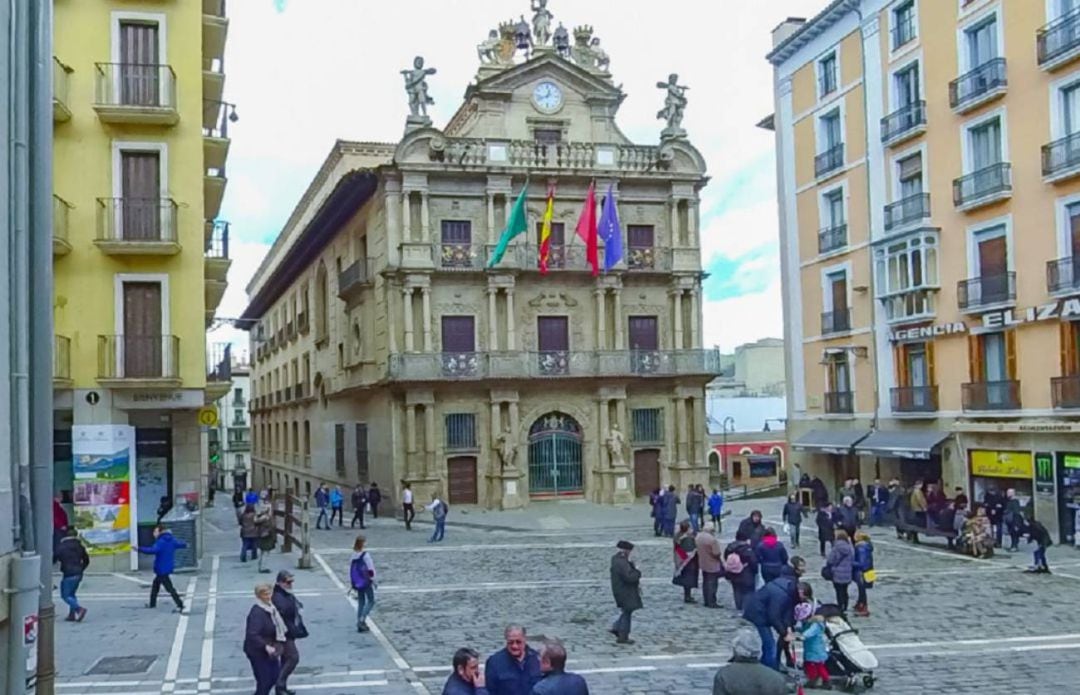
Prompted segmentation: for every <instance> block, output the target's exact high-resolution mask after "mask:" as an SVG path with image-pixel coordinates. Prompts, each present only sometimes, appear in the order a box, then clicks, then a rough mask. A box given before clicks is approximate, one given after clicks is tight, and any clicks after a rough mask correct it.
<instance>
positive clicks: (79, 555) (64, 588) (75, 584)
mask: <svg viewBox="0 0 1080 695" xmlns="http://www.w3.org/2000/svg"><path fill="white" fill-rule="evenodd" d="M66 534H67V535H66V536H65V538H64V540H62V541H60V545H59V547H58V548H57V549H56V553H55V555H54V556H53V562H59V563H60V577H61V579H60V598H61V599H63V601H64V603H66V604H67V605H68V616H67V618H65V620H67V621H69V622H71V621H76V622H80V623H81V622H82V619H83V618H85V617H86V609H85V608H83V607H82V606H80V605H79V599H77V598H75V592H76V591H78V590H79V584H81V583H82V579H83V572H85V571H86V568H87V567H89V566H90V556H89V555H88V554H87V553H86V547H85V546H84V545H83V544H82V541H80V540H79V536H78V533H77V532H76V531H75V529H73V528H71V529H68V530H67V531H66Z"/></svg>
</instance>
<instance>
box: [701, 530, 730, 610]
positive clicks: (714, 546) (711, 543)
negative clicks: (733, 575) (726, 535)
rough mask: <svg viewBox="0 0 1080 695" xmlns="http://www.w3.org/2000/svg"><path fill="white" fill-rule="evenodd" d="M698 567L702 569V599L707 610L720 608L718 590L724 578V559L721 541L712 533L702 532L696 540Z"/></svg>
mask: <svg viewBox="0 0 1080 695" xmlns="http://www.w3.org/2000/svg"><path fill="white" fill-rule="evenodd" d="M694 546H695V547H696V549H697V558H698V567H699V568H700V569H701V599H702V602H703V603H704V604H705V607H706V608H719V607H720V606H719V605H718V604H717V603H716V590H717V588H718V585H719V584H720V578H721V577H723V576H724V557H723V550H722V548H721V547H720V541H718V540H717V539H716V536H714V535H713V534H712V533H711V532H710V531H708V530H707V529H706V530H702V531H700V532H699V533H698V535H697V536H696V537H695V538H694Z"/></svg>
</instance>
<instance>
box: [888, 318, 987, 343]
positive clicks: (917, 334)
mask: <svg viewBox="0 0 1080 695" xmlns="http://www.w3.org/2000/svg"><path fill="white" fill-rule="evenodd" d="M967 329H968V328H967V324H965V323H961V322H960V321H956V322H953V323H937V324H934V325H931V326H916V327H914V328H901V329H900V330H898V331H893V332H892V333H890V334H889V340H891V341H892V342H894V343H897V342H900V341H903V340H925V339H927V338H937V337H940V336H943V335H953V334H955V333H967Z"/></svg>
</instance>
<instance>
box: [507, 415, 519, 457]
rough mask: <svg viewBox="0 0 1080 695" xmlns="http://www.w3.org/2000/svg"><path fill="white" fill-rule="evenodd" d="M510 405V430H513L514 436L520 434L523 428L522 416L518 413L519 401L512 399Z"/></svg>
mask: <svg viewBox="0 0 1080 695" xmlns="http://www.w3.org/2000/svg"><path fill="white" fill-rule="evenodd" d="M509 406H510V431H511V432H513V433H514V436H515V437H516V436H517V435H518V432H519V431H520V430H521V419H520V416H519V414H518V402H517V401H510V403H509ZM518 460H519V461H520V460H521V459H520V458H519V459H518Z"/></svg>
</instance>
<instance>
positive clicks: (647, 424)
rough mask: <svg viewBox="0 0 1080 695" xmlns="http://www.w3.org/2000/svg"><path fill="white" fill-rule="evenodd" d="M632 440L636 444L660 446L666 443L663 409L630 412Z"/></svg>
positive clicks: (635, 409) (641, 409) (644, 409)
mask: <svg viewBox="0 0 1080 695" xmlns="http://www.w3.org/2000/svg"><path fill="white" fill-rule="evenodd" d="M630 430H631V432H630V440H631V441H632V442H633V443H634V444H660V443H663V441H664V411H663V409H662V408H634V409H633V410H631V411H630Z"/></svg>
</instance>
